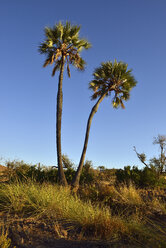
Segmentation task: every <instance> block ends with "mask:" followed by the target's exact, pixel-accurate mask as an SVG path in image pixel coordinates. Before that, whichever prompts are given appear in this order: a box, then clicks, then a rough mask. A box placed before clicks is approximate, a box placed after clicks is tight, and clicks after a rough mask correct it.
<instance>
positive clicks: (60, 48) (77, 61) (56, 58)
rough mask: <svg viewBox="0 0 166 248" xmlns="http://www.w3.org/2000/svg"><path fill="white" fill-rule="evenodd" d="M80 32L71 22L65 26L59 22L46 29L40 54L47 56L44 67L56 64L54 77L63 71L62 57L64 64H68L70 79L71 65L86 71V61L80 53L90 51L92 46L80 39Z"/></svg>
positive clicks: (78, 27) (53, 72)
mask: <svg viewBox="0 0 166 248" xmlns="http://www.w3.org/2000/svg"><path fill="white" fill-rule="evenodd" d="M79 31H80V26H76V25H73V26H72V25H71V24H70V23H69V22H66V24H65V25H63V24H62V23H61V22H59V23H58V24H56V25H55V26H54V27H53V28H49V27H46V28H45V36H46V40H45V41H44V42H42V43H41V44H40V46H39V52H40V53H41V54H46V55H47V58H46V60H45V63H44V65H43V67H46V66H47V65H49V64H50V65H52V64H53V63H54V68H53V71H52V76H54V75H55V72H56V71H57V70H60V69H61V59H62V57H63V58H64V63H67V72H68V76H69V77H70V68H69V65H70V64H72V65H74V66H75V67H76V68H78V69H79V70H83V69H84V66H85V61H84V60H83V59H82V58H81V56H80V51H81V50H82V49H88V48H89V47H90V46H91V45H90V43H89V42H88V41H87V40H85V39H80V38H79Z"/></svg>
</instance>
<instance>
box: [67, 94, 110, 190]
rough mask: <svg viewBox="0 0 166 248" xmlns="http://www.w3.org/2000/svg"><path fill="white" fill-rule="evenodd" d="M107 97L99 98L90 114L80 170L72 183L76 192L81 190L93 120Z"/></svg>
mask: <svg viewBox="0 0 166 248" xmlns="http://www.w3.org/2000/svg"><path fill="white" fill-rule="evenodd" d="M105 95H106V93H105V94H103V95H102V96H101V97H100V98H99V100H98V101H97V103H96V104H95V105H94V106H93V108H92V110H91V112H90V115H89V118H88V122H87V127H86V135H85V141H84V147H83V151H82V155H81V159H80V162H79V166H78V169H77V171H76V174H75V177H74V179H73V181H72V183H71V185H72V188H73V189H74V191H75V192H76V191H77V190H78V188H79V181H80V176H81V172H82V168H83V165H84V160H85V155H86V150H87V146H88V139H89V132H90V127H91V123H92V119H93V116H94V114H95V113H96V112H97V110H98V107H99V105H100V103H101V102H102V100H103V99H104V97H105Z"/></svg>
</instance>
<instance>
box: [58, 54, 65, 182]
mask: <svg viewBox="0 0 166 248" xmlns="http://www.w3.org/2000/svg"><path fill="white" fill-rule="evenodd" d="M61 62H62V64H61V69H60V74H59V83H58V93H57V109H56V145H57V161H58V179H59V183H60V184H61V185H64V186H66V185H67V181H66V177H65V174H64V170H63V165H62V153H61V122H62V105H63V93H62V82H63V72H64V64H65V61H64V56H62V61H61Z"/></svg>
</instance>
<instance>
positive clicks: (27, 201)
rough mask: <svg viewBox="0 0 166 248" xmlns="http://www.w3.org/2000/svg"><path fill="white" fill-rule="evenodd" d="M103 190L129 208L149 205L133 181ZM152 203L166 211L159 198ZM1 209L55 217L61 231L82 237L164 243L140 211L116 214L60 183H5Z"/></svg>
mask: <svg viewBox="0 0 166 248" xmlns="http://www.w3.org/2000/svg"><path fill="white" fill-rule="evenodd" d="M93 190H94V191H95V189H93ZM97 192H98V195H97V197H99V196H100V197H101V195H99V194H101V193H100V191H99V188H98V189H97ZM102 193H103V194H105V195H106V196H107V199H108V200H109V199H110V198H113V199H114V202H115V203H117V206H119V205H118V204H119V203H121V207H122V208H123V206H125V207H126V206H128V208H129V209H130V208H131V207H132V206H134V207H137V208H138V209H139V207H140V208H141V207H143V208H145V207H146V202H144V201H143V199H142V197H141V195H140V192H139V190H137V189H136V188H135V187H134V186H133V185H130V186H129V187H127V186H125V185H124V186H123V187H119V189H116V188H114V187H110V188H109V187H107V186H106V188H105V191H104V190H103V191H102ZM86 194H88V193H87V192H86ZM94 195H95V194H94ZM94 195H93V196H94ZM123 204H124V205H123ZM149 204H151V207H153V208H158V207H159V206H160V208H161V209H162V208H163V210H162V211H165V206H164V205H163V203H161V202H159V201H151V202H150V203H149ZM0 211H1V212H4V213H8V214H10V215H13V214H14V215H17V216H19V217H23V218H26V217H33V218H37V219H40V220H41V219H43V220H44V219H47V220H49V221H54V223H55V222H56V223H57V225H56V227H57V230H56V232H57V233H58V232H60V231H59V230H60V229H61V228H60V229H58V226H63V228H64V230H66V231H67V232H68V233H71V234H73V233H77V235H78V236H79V237H81V236H82V237H84V238H85V237H86V238H92V239H94V238H95V239H107V240H109V239H115V240H127V242H130V241H131V242H133V243H135V244H136V243H137V244H139V243H140V242H141V243H147V244H150V246H149V247H160V246H159V244H160V242H159V241H158V239H157V237H158V236H157V235H154V234H153V235H152V234H151V231H150V230H151V229H149V227H148V228H147V221H146V220H144V219H143V218H142V216H141V217H140V213H135V212H132V211H131V213H130V215H127V216H125V215H124V214H122V212H120V214H119V213H117V214H115V212H113V210H112V206H109V205H108V206H106V205H104V204H103V203H100V204H99V202H98V203H91V201H90V200H86V201H85V199H84V201H82V200H80V198H79V197H77V196H74V195H72V194H71V191H70V189H69V188H63V187H60V186H57V185H52V184H42V185H40V184H34V183H32V182H31V183H27V184H25V183H24V184H21V183H15V184H2V185H1V186H0ZM111 212H112V213H111ZM150 228H151V227H150ZM64 235H65V234H64ZM164 235H165V234H164ZM78 236H77V237H78ZM153 243H154V246H153ZM135 247H136V246H135ZM147 247H148V246H147ZM163 247H164V246H163ZM165 247H166V246H165Z"/></svg>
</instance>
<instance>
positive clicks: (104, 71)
mask: <svg viewBox="0 0 166 248" xmlns="http://www.w3.org/2000/svg"><path fill="white" fill-rule="evenodd" d="M127 67H128V65H127V64H126V63H123V62H119V63H118V62H117V61H116V60H115V61H114V63H112V62H111V61H109V62H106V63H102V64H101V66H100V67H99V68H97V69H95V71H94V73H93V77H94V79H93V80H92V81H91V82H90V83H89V88H90V89H91V90H93V95H92V100H95V99H97V98H98V100H97V102H96V104H95V105H94V106H93V108H92V110H91V112H90V115H89V118H88V122H87V128H86V135H85V141H84V146H83V151H82V155H81V159H80V162H79V166H78V169H77V172H76V174H75V177H74V179H73V182H72V187H73V188H74V190H75V191H76V190H77V189H78V187H79V181H80V175H81V172H82V168H83V164H84V160H85V155H86V150H87V145H88V139H89V132H90V127H91V122H92V118H93V116H94V114H95V113H96V112H97V110H98V107H99V105H100V103H101V102H102V101H103V99H104V98H105V97H108V96H111V93H114V95H113V98H112V105H113V107H114V108H118V107H119V106H120V107H122V108H123V109H124V108H125V106H124V103H123V101H127V100H128V99H129V97H130V91H131V89H132V88H133V87H134V86H136V83H137V82H136V80H135V78H134V77H133V75H132V74H131V72H132V70H128V69H127Z"/></svg>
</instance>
